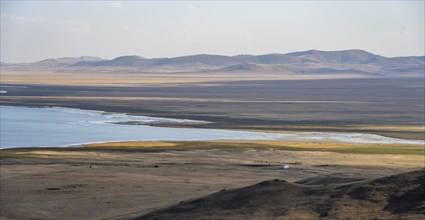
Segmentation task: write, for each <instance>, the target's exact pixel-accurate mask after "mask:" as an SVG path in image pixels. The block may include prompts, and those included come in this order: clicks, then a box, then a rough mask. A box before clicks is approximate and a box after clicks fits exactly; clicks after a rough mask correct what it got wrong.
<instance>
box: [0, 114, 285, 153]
mask: <svg viewBox="0 0 425 220" xmlns="http://www.w3.org/2000/svg"><path fill="white" fill-rule="evenodd" d="M128 121H131V122H138V123H139V124H140V123H155V122H162V121H165V122H174V123H179V122H185V123H187V122H196V121H190V120H178V119H165V118H153V117H144V116H129V115H125V114H117V113H110V114H108V113H105V112H100V111H91V110H80V109H70V108H29V107H12V106H0V128H1V130H0V148H15V147H43V146H66V145H77V144H82V143H94V142H108V141H136V140H142V141H157V140H164V141H186V140H221V139H228V140H234V139H242V140H253V139H274V138H278V137H279V135H278V134H270V133H257V132H241V131H228V130H214V129H192V128H166V127H154V126H147V125H124V124H116V123H123V122H128ZM201 123H202V122H201Z"/></svg>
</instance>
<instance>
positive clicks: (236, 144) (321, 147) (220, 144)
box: [85, 141, 425, 156]
mask: <svg viewBox="0 0 425 220" xmlns="http://www.w3.org/2000/svg"><path fill="white" fill-rule="evenodd" d="M85 146H86V147H87V148H92V149H105V148H106V149H123V150H124V149H133V150H193V149H265V150H267V149H271V148H273V149H281V150H292V151H324V152H339V153H359V154H405V155H419V156H423V155H424V153H425V149H424V147H423V145H400V144H351V143H336V142H287V141H201V142H197V141H188V142H149V141H135V142H113V143H96V144H87V145H85Z"/></svg>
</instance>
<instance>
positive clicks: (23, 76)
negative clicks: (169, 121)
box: [1, 69, 349, 86]
mask: <svg viewBox="0 0 425 220" xmlns="http://www.w3.org/2000/svg"><path fill="white" fill-rule="evenodd" d="M1 77H2V84H33V85H75V86H138V85H160V86H167V85H175V84H198V83H207V82H231V81H241V80H242V81H250V80H279V79H280V80H284V79H291V80H303V79H326V78H330V76H326V75H314V76H312V75H310V76H299V75H288V74H278V75H271V74H249V73H246V74H244V75H234V74H228V73H214V74H204V75H203V74H199V73H185V74H182V73H179V74H173V73H161V72H158V73H143V72H134V70H113V69H111V70H88V69H83V70H79V69H77V70H75V71H67V72H64V71H56V70H25V69H23V70H8V69H2V70H1ZM332 77H333V78H335V77H337V78H347V77H349V76H332Z"/></svg>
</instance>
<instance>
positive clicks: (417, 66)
mask: <svg viewBox="0 0 425 220" xmlns="http://www.w3.org/2000/svg"><path fill="white" fill-rule="evenodd" d="M1 66H2V67H3V68H14V67H20V68H22V67H26V68H131V69H138V70H140V71H142V72H143V71H146V72H156V71H161V72H186V73H187V72H201V73H209V72H211V73H215V72H228V73H272V74H279V73H285V74H335V73H339V74H345V73H352V74H360V75H366V76H423V74H424V66H425V57H424V56H410V57H393V58H389V57H383V56H379V55H375V54H372V53H369V52H367V51H364V50H344V51H318V50H309V51H303V52H294V53H287V54H279V53H274V54H265V55H237V56H222V55H208V54H200V55H191V56H182V57H173V58H152V59H149V58H144V57H141V56H120V57H117V58H115V59H112V60H104V59H102V58H98V57H87V56H83V57H79V58H72V57H67V58H56V59H46V60H42V61H39V62H35V63H29V64H5V63H2V64H1Z"/></svg>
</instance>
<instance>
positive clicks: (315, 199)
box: [136, 169, 425, 220]
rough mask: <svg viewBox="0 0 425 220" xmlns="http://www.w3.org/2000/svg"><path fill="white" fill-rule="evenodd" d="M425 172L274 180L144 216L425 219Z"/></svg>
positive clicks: (187, 202)
mask: <svg viewBox="0 0 425 220" xmlns="http://www.w3.org/2000/svg"><path fill="white" fill-rule="evenodd" d="M424 216H425V170H424V169H422V170H416V171H412V172H409V173H403V174H398V175H393V176H389V177H384V178H378V179H374V180H358V179H344V178H341V177H336V176H333V177H318V178H313V179H312V178H310V179H307V180H301V181H298V182H297V183H290V182H286V181H284V180H277V179H276V180H269V181H264V182H261V183H258V184H255V185H251V186H247V187H243V188H237V189H230V190H221V191H220V192H217V193H214V194H211V195H208V196H205V197H201V198H198V199H193V200H188V201H182V202H180V203H179V204H177V205H174V206H171V207H168V208H165V209H160V210H156V211H153V212H151V213H149V214H147V215H144V216H140V217H138V218H136V219H138V220H143V219H146V220H153V219H155V220H160V219H423V217H424Z"/></svg>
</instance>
